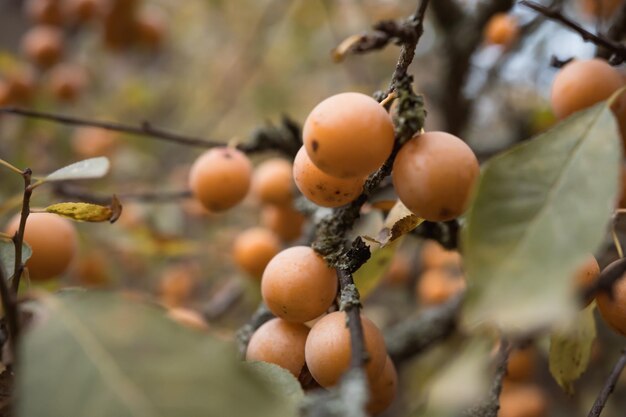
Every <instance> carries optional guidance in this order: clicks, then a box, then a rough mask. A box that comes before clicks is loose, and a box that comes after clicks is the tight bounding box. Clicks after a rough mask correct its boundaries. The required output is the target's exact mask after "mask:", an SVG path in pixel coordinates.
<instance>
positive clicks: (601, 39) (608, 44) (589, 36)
mask: <svg viewBox="0 0 626 417" xmlns="http://www.w3.org/2000/svg"><path fill="white" fill-rule="evenodd" d="M520 4H522V5H524V6H526V7H528V8H531V9H533V10H535V11H536V12H538V13H541V14H542V15H544V16H545V17H547V18H548V19H551V20H554V21H555V22H559V23H561V24H562V25H564V26H566V27H568V28H570V29H571V30H573V31H574V32H576V33H578V34H579V35H580V37H581V38H582V39H583V41H585V42H592V43H594V44H595V45H597V46H600V47H602V48H605V49H606V50H608V51H610V52H611V53H612V54H613V55H614V56H615V57H616V58H617V60H616V61H613V63H614V64H621V63H622V62H624V61H626V47H625V46H624V45H622V44H620V43H619V42H615V41H614V40H612V39H610V38H608V37H605V36H599V35H596V34H593V33H591V32H589V31H588V30H586V29H585V28H583V27H582V26H580V25H579V24H578V23H576V22H575V21H573V20H572V19H570V18H569V17H567V16H565V15H563V13H561V11H560V10H559V9H552V8H549V7H545V6H543V5H541V4H539V3H535V2H533V1H530V0H522V1H521V2H520Z"/></svg>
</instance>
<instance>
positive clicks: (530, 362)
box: [505, 346, 538, 382]
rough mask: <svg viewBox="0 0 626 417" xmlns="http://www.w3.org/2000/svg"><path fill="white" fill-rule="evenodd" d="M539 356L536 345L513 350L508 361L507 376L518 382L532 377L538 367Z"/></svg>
mask: <svg viewBox="0 0 626 417" xmlns="http://www.w3.org/2000/svg"><path fill="white" fill-rule="evenodd" d="M537 356H538V355H537V349H536V348H535V347H534V346H527V347H525V348H520V349H514V350H512V351H511V353H510V354H509V359H508V361H507V366H506V375H505V376H506V378H507V379H508V380H510V381H518V382H526V381H529V380H530V379H532V377H533V376H534V375H535V371H536V369H537V366H536V365H537Z"/></svg>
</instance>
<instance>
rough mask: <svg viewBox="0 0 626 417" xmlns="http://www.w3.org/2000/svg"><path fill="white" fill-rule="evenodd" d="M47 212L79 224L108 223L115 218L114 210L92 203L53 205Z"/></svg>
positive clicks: (47, 208)
mask: <svg viewBox="0 0 626 417" xmlns="http://www.w3.org/2000/svg"><path fill="white" fill-rule="evenodd" d="M46 211H47V212H48V213H54V214H58V215H59V216H63V217H68V218H70V219H72V220H76V221H79V222H106V221H110V220H111V218H112V217H113V210H111V208H110V207H105V206H100V205H98V204H91V203H59V204H53V205H51V206H48V207H46ZM118 217H119V216H118Z"/></svg>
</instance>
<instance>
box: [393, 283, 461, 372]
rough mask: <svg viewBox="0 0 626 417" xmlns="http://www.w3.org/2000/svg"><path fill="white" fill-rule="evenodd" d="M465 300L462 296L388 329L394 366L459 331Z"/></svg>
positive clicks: (412, 316) (410, 317)
mask: <svg viewBox="0 0 626 417" xmlns="http://www.w3.org/2000/svg"><path fill="white" fill-rule="evenodd" d="M462 300H463V295H462V294H459V295H458V296H455V297H453V298H451V299H450V300H448V301H446V302H445V303H443V304H441V305H439V306H436V307H432V308H429V309H426V310H424V311H422V312H420V313H419V314H418V315H417V316H415V315H411V316H409V317H407V318H406V319H404V320H402V321H401V322H399V323H398V324H396V325H395V326H393V327H391V328H390V329H388V330H387V332H386V333H385V344H386V345H387V351H388V353H389V356H390V357H391V359H393V361H394V363H396V364H399V363H402V362H403V361H406V360H409V359H411V358H413V357H415V356H416V355H419V354H421V353H423V352H424V351H426V350H427V349H428V348H430V347H431V346H433V345H434V344H435V343H437V342H440V341H442V340H445V339H446V338H447V337H448V336H450V335H451V334H453V333H454V331H455V330H456V329H457V319H458V315H459V312H460V310H461V302H462Z"/></svg>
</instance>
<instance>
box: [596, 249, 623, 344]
mask: <svg viewBox="0 0 626 417" xmlns="http://www.w3.org/2000/svg"><path fill="white" fill-rule="evenodd" d="M616 262H619V261H616ZM616 262H613V263H612V264H611V265H609V266H607V267H606V268H605V270H606V269H609V268H613V267H614V265H615V264H616ZM612 295H613V296H612V297H611V295H610V294H607V293H606V292H600V293H599V294H598V295H597V296H596V302H597V304H598V311H599V312H600V315H601V316H602V319H603V320H604V321H605V322H606V324H608V325H609V326H610V327H611V328H612V329H613V330H615V331H616V332H618V333H620V334H622V335H624V336H626V274H624V275H622V277H621V278H619V280H618V281H616V282H615V283H614V284H613V294H612Z"/></svg>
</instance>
